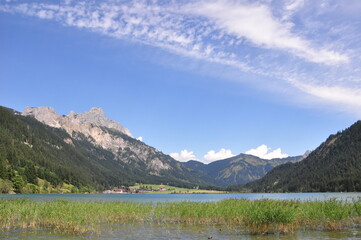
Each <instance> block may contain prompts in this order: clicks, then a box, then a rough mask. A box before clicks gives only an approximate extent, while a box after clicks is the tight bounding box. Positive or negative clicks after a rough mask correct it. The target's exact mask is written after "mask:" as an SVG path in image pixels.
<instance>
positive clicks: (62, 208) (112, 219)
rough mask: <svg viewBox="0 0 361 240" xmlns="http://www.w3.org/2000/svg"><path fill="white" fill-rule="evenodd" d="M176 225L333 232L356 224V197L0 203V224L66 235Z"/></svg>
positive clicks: (360, 218)
mask: <svg viewBox="0 0 361 240" xmlns="http://www.w3.org/2000/svg"><path fill="white" fill-rule="evenodd" d="M129 222H135V223H139V222H147V223H160V224H164V223H170V224H173V223H182V224H192V225H193V224H200V225H202V224H203V225H205V224H206V225H217V226H219V225H222V226H223V227H224V228H237V229H242V230H244V231H248V232H252V233H258V234H265V233H270V232H278V233H287V232H293V231H295V230H297V229H300V228H317V229H325V230H338V229H341V228H344V227H347V226H349V225H350V224H355V223H361V200H358V201H353V202H342V201H337V200H329V201H324V202H299V201H278V200H257V201H250V200H235V199H230V200H224V201H220V202H203V203H200V202H187V201H185V202H165V203H155V204H153V203H136V202H73V201H67V200H56V201H51V202H35V201H30V200H2V201H0V228H1V230H2V231H8V230H10V229H43V228H47V229H52V230H54V231H58V232H64V233H68V234H94V233H97V232H99V231H100V230H101V227H100V226H101V225H102V224H107V223H129Z"/></svg>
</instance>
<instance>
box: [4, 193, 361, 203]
mask: <svg viewBox="0 0 361 240" xmlns="http://www.w3.org/2000/svg"><path fill="white" fill-rule="evenodd" d="M14 198H27V199H31V200H35V201H52V200H55V199H68V200H72V201H104V202H109V201H134V202H167V201H169V202H177V201H195V202H206V201H212V202H214V201H221V200H224V199H230V198H232V199H250V200H257V199H278V200H300V201H323V200H327V199H331V198H336V199H340V200H352V199H358V198H361V193H232V194H15V195H0V200H2V199H4V200H5V199H14Z"/></svg>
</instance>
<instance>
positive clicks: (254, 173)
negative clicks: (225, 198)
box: [183, 154, 305, 187]
mask: <svg viewBox="0 0 361 240" xmlns="http://www.w3.org/2000/svg"><path fill="white" fill-rule="evenodd" d="M304 157H305V156H296V157H287V158H277V159H271V160H265V159H261V158H259V157H256V156H253V155H247V154H239V155H237V156H234V157H231V158H227V159H223V160H218V161H214V162H211V163H209V164H204V163H202V162H198V161H194V160H191V161H188V162H185V163H183V165H184V166H186V167H187V168H189V169H192V170H193V171H197V172H198V176H199V177H200V178H201V179H203V180H204V181H208V182H209V181H210V182H211V183H212V184H214V185H216V186H222V187H227V186H229V185H235V184H245V183H248V182H251V181H254V180H257V179H260V178H261V177H263V176H264V175H266V173H267V172H269V171H270V170H271V169H273V168H274V167H275V166H278V165H281V164H284V163H288V162H297V161H301V160H302V159H304Z"/></svg>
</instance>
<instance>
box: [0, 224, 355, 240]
mask: <svg viewBox="0 0 361 240" xmlns="http://www.w3.org/2000/svg"><path fill="white" fill-rule="evenodd" d="M0 238H3V239H45V238H46V239H61V240H72V239H94V240H95V239H164V240H168V239H195V240H197V239H199V240H201V239H202V240H204V239H205V240H207V239H212V240H215V239H230V240H231V239H247V240H255V239H260V240H266V239H284V240H289V239H361V231H360V229H348V230H343V231H338V232H325V231H297V232H295V233H293V234H287V235H282V234H281V235H280V234H274V235H273V234H272V235H265V236H260V235H252V234H250V233H247V232H242V231H241V230H240V229H238V230H235V229H224V228H222V226H218V227H207V226H189V225H181V224H166V225H164V224H113V225H106V226H103V230H102V232H101V233H99V234H98V235H88V236H83V237H78V236H69V235H68V236H67V235H59V234H54V233H52V232H50V231H47V230H38V231H27V232H19V231H16V230H13V231H11V232H5V233H0Z"/></svg>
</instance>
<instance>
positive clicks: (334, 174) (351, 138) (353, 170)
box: [244, 121, 361, 192]
mask: <svg viewBox="0 0 361 240" xmlns="http://www.w3.org/2000/svg"><path fill="white" fill-rule="evenodd" d="M244 188H246V189H251V190H252V191H253V192H326V191H328V192H340V191H342V192H346V191H361V121H358V122H356V123H355V124H353V125H352V126H351V127H349V128H348V129H346V130H344V131H342V132H338V133H337V134H334V135H331V136H329V137H328V139H327V140H326V141H325V142H324V143H322V144H321V145H320V146H319V147H318V148H317V149H316V150H315V151H313V152H311V153H310V155H309V156H308V157H307V158H306V159H304V160H303V161H301V162H297V163H287V164H284V165H280V166H278V167H275V168H274V169H273V170H271V171H270V172H269V173H268V174H267V175H266V176H265V177H263V178H262V179H260V180H257V181H254V182H252V183H249V184H246V185H245V186H244Z"/></svg>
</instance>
